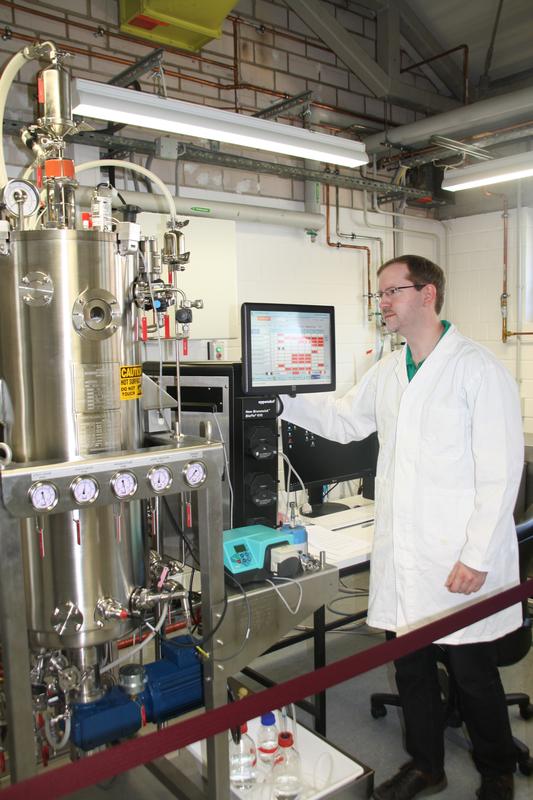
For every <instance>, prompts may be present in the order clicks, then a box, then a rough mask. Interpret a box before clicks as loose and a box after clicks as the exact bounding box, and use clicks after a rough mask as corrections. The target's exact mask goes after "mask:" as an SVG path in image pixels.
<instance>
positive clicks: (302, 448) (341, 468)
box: [281, 420, 379, 516]
mask: <svg viewBox="0 0 533 800" xmlns="http://www.w3.org/2000/svg"><path fill="white" fill-rule="evenodd" d="M281 435H282V442H283V452H284V453H285V455H286V456H287V458H288V459H289V461H290V462H291V464H292V466H293V467H294V469H295V470H296V472H297V473H298V474H299V476H300V477H301V479H302V481H303V482H304V484H305V485H306V487H307V488H308V490H309V502H310V503H311V505H312V507H313V512H312V513H311V514H309V515H308V516H322V515H323V514H331V513H333V512H335V511H341V510H343V509H345V508H347V506H346V505H345V504H343V503H342V502H338V501H337V502H335V503H332V502H329V501H328V502H324V491H323V490H324V486H325V485H326V484H329V485H331V484H332V483H337V482H339V483H340V482H341V481H350V480H355V479H357V478H363V479H368V481H369V482H370V483H371V482H372V481H371V479H372V478H373V477H374V476H375V474H376V464H377V458H378V450H379V446H378V440H377V434H375V433H373V434H372V435H371V436H368V437H367V438H366V439H363V440H361V441H360V442H350V443H349V444H339V443H338V442H331V441H330V440H329V439H324V438H323V437H322V436H317V435H316V434H315V433H311V432H310V431H308V430H306V429H305V428H300V427H299V426H298V425H294V424H293V423H292V422H285V420H283V421H282V424H281ZM287 473H288V467H287V465H286V464H285V479H287ZM289 488H290V491H294V490H297V489H300V488H301V486H300V482H299V481H298V479H297V478H295V476H294V473H293V475H292V477H291V482H290V487H289ZM370 499H373V491H372V493H371V498H370Z"/></svg>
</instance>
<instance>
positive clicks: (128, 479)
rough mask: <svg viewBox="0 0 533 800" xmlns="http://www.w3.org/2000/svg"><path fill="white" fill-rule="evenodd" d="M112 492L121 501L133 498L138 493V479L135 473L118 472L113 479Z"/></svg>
mask: <svg viewBox="0 0 533 800" xmlns="http://www.w3.org/2000/svg"><path fill="white" fill-rule="evenodd" d="M111 490H112V492H113V494H114V495H115V497H118V498H119V500H125V499H126V498H127V497H132V496H133V495H134V494H135V492H136V491H137V478H136V477H135V475H134V474H133V472H127V471H126V472H117V473H116V475H113V477H112V478H111Z"/></svg>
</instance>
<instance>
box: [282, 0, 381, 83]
mask: <svg viewBox="0 0 533 800" xmlns="http://www.w3.org/2000/svg"><path fill="white" fill-rule="evenodd" d="M285 3H286V4H287V5H288V6H289V8H290V9H291V10H292V11H294V13H295V14H297V15H298V16H299V17H300V19H301V20H302V22H305V24H306V25H307V26H308V27H309V28H311V30H312V31H314V33H316V35H317V36H318V37H319V38H320V39H321V40H322V41H323V42H324V44H327V46H328V47H330V48H331V50H332V51H333V52H334V53H335V55H336V56H337V57H338V58H340V60H341V61H342V62H343V64H345V65H346V66H347V67H348V69H349V70H350V71H351V72H353V74H354V75H356V76H357V77H358V78H359V80H361V81H363V83H364V84H365V86H368V88H369V89H370V91H371V92H372V93H373V94H374V95H376V97H383V96H384V95H385V94H387V92H388V90H389V84H390V78H389V76H388V74H387V73H386V72H385V70H384V69H381V67H380V66H379V65H378V64H376V62H375V61H374V59H373V58H370V56H369V55H368V53H367V52H366V50H365V49H364V48H363V47H361V45H360V44H359V43H358V41H357V39H356V37H355V36H352V35H351V34H349V33H347V32H346V30H345V29H344V28H343V26H342V25H340V24H339V23H338V22H337V20H336V19H335V17H334V16H333V14H330V13H329V11H327V9H326V6H324V4H323V3H322V2H320V0H285Z"/></svg>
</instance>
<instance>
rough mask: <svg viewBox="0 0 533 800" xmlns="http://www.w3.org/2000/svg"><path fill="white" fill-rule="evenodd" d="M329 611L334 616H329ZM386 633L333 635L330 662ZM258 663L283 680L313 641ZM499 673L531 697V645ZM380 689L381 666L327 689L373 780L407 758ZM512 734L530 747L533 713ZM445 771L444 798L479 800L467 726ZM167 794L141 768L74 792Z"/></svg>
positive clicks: (343, 740)
mask: <svg viewBox="0 0 533 800" xmlns="http://www.w3.org/2000/svg"><path fill="white" fill-rule="evenodd" d="M349 581H350V582H351V585H352V586H353V585H357V586H360V587H362V588H364V587H365V576H364V575H361V576H354V577H353V578H351V579H349ZM365 604H366V600H365V599H362V598H357V599H356V598H354V597H351V596H348V595H345V596H344V599H343V600H341V601H340V602H339V603H337V604H336V606H335V608H336V609H337V610H341V611H342V610H346V612H352V611H353V610H355V609H356V608H359V607H361V606H364V605H365ZM330 616H331V615H330ZM381 641H382V637H381V635H380V634H378V633H377V632H375V631H370V630H369V629H368V628H366V626H359V627H357V628H355V629H352V630H350V631H349V632H339V633H329V634H328V647H327V652H328V661H329V662H333V661H335V660H337V659H339V658H343V657H344V656H346V655H350V654H352V653H355V652H360V651H362V650H364V649H366V648H368V647H372V646H373V645H374V644H376V643H378V642H381ZM253 666H254V667H255V668H257V669H258V670H261V671H262V672H264V673H265V674H267V675H268V676H269V677H270V678H272V679H273V680H276V681H283V680H286V679H288V678H290V677H293V676H295V675H298V674H303V673H304V672H306V671H307V670H309V669H312V645H311V643H310V642H309V643H307V642H306V643H302V644H300V645H297V646H295V647H293V648H291V649H290V651H289V650H285V651H279V652H278V653H274V654H272V655H270V656H265V657H262V658H261V659H258V660H257V661H256V662H255V663H254V665H253ZM502 679H503V682H504V686H505V688H506V690H507V691H526V692H528V693H529V694H530V695H531V696H532V698H533V651H530V654H529V656H528V657H527V658H525V659H523V660H522V661H521V662H520V663H519V664H517V665H514V666H513V667H507V668H505V669H503V670H502ZM376 691H385V692H387V691H394V681H393V676H392V670H391V668H390V667H383V668H380V669H377V670H374V671H372V672H370V673H367V674H366V675H362V676H360V677H358V678H355V679H353V680H351V681H347V682H346V683H343V684H341V685H337V686H335V687H333V688H332V689H330V690H329V691H328V693H327V719H328V730H327V734H328V739H329V740H330V741H331V742H332V743H333V744H336V745H338V746H339V747H341V748H342V749H343V750H344V751H345V752H347V753H349V754H351V755H353V756H354V757H355V758H356V759H358V760H360V761H361V762H363V763H366V764H367V765H368V766H370V767H372V768H373V769H374V770H375V773H376V775H375V782H376V785H377V784H378V783H380V782H381V781H383V780H385V779H386V778H387V777H389V776H390V775H391V774H392V773H393V772H394V771H395V770H396V769H397V767H398V766H400V765H401V764H402V763H404V761H405V760H406V754H405V751H404V749H403V746H402V724H401V714H400V712H399V711H398V710H397V709H391V710H390V711H389V712H388V713H387V716H386V717H384V718H382V719H377V720H375V719H373V718H372V716H371V715H370V711H369V697H370V695H371V694H372V693H373V692H376ZM510 714H511V722H512V728H513V733H514V735H515V736H516V737H517V738H519V739H521V740H522V741H523V742H525V743H526V744H527V745H528V746H529V747H530V749H531V750H532V752H533V719H531V720H530V721H529V722H526V721H524V720H522V719H521V717H520V716H519V713H518V710H517V709H516V708H514V709H511V711H510ZM298 719H299V721H300V722H303V723H304V724H307V725H311V721H310V719H309V717H308V716H307V715H306V714H304V713H302V712H298ZM446 771H447V775H448V788H447V789H446V790H445V791H444V792H442V793H441V794H440V795H439V797H441V798H442V800H463V798H464V799H465V800H468V798H472V800H474V798H475V790H476V788H477V787H478V785H479V780H478V776H477V773H476V770H475V768H474V766H473V764H472V761H471V758H470V755H469V750H468V743H467V739H466V737H465V734H464V733H463V731H462V729H448V730H447V732H446ZM126 795H127V797H128V800H141V798H150V800H167V799H168V798H170V797H172V796H173V795H171V794H170V792H169V791H167V790H166V789H165V788H164V787H162V786H161V785H160V784H159V783H158V782H157V781H156V780H155V779H154V778H153V777H152V776H151V775H149V774H148V773H147V771H146V770H145V769H143V768H140V769H137V770H134V771H133V772H131V773H129V774H127V775H121V776H119V777H118V778H116V779H115V780H114V781H112V782H110V783H109V784H107V785H106V786H105V787H91V788H90V789H86V790H83V791H80V792H77V793H75V794H74V795H72V797H73V798H75V799H76V800H104V798H107V799H108V800H123V798H124V796H126ZM337 797H338V798H339V800H340V798H342V800H348V798H349V797H353V794H352V793H351V792H350V790H345V791H344V792H343V793H341V794H339V795H337ZM531 797H533V777H531V778H526V777H525V776H524V775H522V774H520V773H519V772H517V773H516V776H515V798H516V800H531Z"/></svg>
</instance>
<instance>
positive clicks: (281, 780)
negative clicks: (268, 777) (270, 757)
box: [272, 731, 302, 800]
mask: <svg viewBox="0 0 533 800" xmlns="http://www.w3.org/2000/svg"><path fill="white" fill-rule="evenodd" d="M278 744H279V753H278V754H277V756H276V759H275V761H274V765H273V767H272V792H273V795H274V797H275V798H276V800H298V798H299V797H300V795H301V793H302V771H301V768H300V756H299V755H298V753H297V752H296V750H295V749H294V739H293V736H292V733H290V732H289V731H282V732H281V733H280V734H279V736H278Z"/></svg>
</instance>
